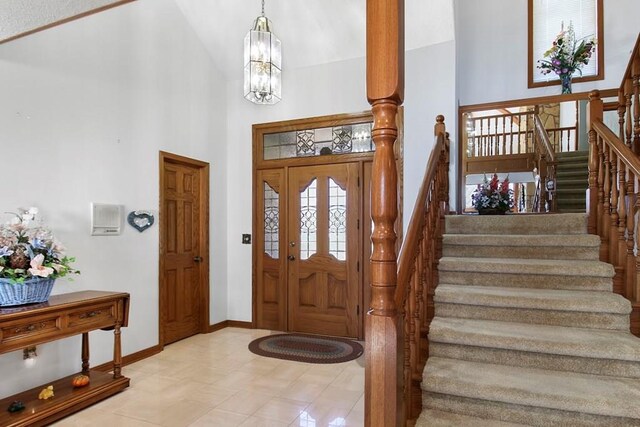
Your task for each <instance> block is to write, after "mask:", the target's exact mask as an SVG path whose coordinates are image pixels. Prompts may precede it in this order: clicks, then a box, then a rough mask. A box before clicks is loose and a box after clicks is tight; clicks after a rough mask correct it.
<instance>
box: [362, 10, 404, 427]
mask: <svg viewBox="0 0 640 427" xmlns="http://www.w3.org/2000/svg"><path fill="white" fill-rule="evenodd" d="M367 98H368V100H369V103H370V104H371V105H372V112H373V122H374V126H373V130H372V132H371V133H372V138H373V142H374V143H375V146H376V151H375V154H374V159H373V167H372V172H371V217H372V219H373V232H372V235H371V241H372V242H373V251H372V254H371V264H370V268H371V310H370V311H369V312H368V313H367V316H366V318H367V322H366V328H367V333H366V336H367V340H366V352H365V358H366V362H365V363H366V366H365V425H367V426H370V427H394V426H397V427H399V426H401V425H404V422H405V419H406V418H405V405H404V404H403V395H402V393H398V390H402V389H403V388H404V384H403V378H402V376H401V375H399V373H398V371H399V369H398V367H399V366H402V361H403V360H404V355H403V350H404V348H403V346H399V345H398V344H399V343H401V342H402V341H403V339H404V338H403V337H402V336H399V334H402V333H403V332H404V328H403V326H402V325H399V324H398V322H399V320H398V307H396V303H395V294H396V286H397V257H396V250H395V244H396V233H395V230H394V224H395V222H396V218H397V216H398V210H397V206H398V202H397V200H398V195H397V193H398V184H397V180H398V177H397V171H396V161H395V156H394V150H393V145H394V143H395V141H396V139H397V138H398V128H397V126H396V117H397V114H398V107H399V106H400V105H401V104H402V101H403V98H404V0H395V1H393V0H367Z"/></svg>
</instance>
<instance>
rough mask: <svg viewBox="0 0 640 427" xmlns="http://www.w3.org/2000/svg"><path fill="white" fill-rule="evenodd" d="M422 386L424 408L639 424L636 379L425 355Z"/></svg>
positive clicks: (519, 419) (521, 418)
mask: <svg viewBox="0 0 640 427" xmlns="http://www.w3.org/2000/svg"><path fill="white" fill-rule="evenodd" d="M422 389H423V390H424V391H425V392H426V393H425V394H424V395H423V406H424V407H425V408H428V409H436V410H441V411H450V412H456V413H460V414H462V415H473V416H478V417H481V418H489V419H492V418H493V419H499V420H501V421H507V422H515V423H523V424H529V425H539V426H544V425H567V426H580V425H602V426H605V425H606V426H640V405H639V404H638V402H640V381H637V380H636V379H630V378H616V377H608V376H598V375H588V374H579V373H573V372H562V373H559V372H557V371H547V370H543V369H534V368H522V367H514V366H499V365H494V364H488V363H477V362H468V361H463V360H454V359H444V358H438V357H431V358H429V360H428V362H427V364H426V366H425V370H424V375H423V381H422ZM457 398H460V399H457ZM461 401H462V402H464V403H465V404H464V405H460V402H461ZM474 403H475V406H474ZM598 423H599V424H598Z"/></svg>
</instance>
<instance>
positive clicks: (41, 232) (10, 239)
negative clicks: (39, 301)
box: [0, 208, 80, 283]
mask: <svg viewBox="0 0 640 427" xmlns="http://www.w3.org/2000/svg"><path fill="white" fill-rule="evenodd" d="M8 213H12V212H8ZM12 214H13V215H14V218H13V219H11V220H10V221H9V222H7V223H6V224H2V225H0V279H9V280H10V281H11V282H13V283H24V282H25V280H28V279H33V278H49V279H57V278H59V277H64V276H66V275H68V274H79V273H80V272H79V271H78V270H75V269H74V268H72V267H71V263H73V262H74V261H75V258H73V257H68V256H66V255H65V253H64V247H63V246H62V245H61V244H60V243H59V242H58V241H57V240H55V238H54V236H53V234H52V232H51V231H50V230H49V229H47V228H45V227H44V226H43V225H42V223H41V221H40V220H39V219H38V218H37V215H38V209H37V208H30V209H19V210H18V213H12Z"/></svg>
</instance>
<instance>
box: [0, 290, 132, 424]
mask: <svg viewBox="0 0 640 427" xmlns="http://www.w3.org/2000/svg"><path fill="white" fill-rule="evenodd" d="M128 317H129V294H127V293H120V292H101V291H83V292H73V293H69V294H62V295H53V296H51V297H50V298H49V301H47V302H45V303H41V304H31V305H24V306H18V307H5V308H1V307H0V354H2V353H7V352H10V351H15V350H19V349H24V348H27V347H31V346H34V345H37V344H42V343H46V342H50V341H55V340H58V339H61V338H66V337H70V336H73V335H78V334H82V351H81V360H82V370H81V373H83V374H84V375H88V376H89V377H90V378H91V382H90V384H89V385H88V386H85V387H82V388H73V386H72V385H71V380H72V378H73V377H74V376H76V375H78V373H76V374H74V375H70V376H68V377H65V378H61V379H59V380H56V381H52V382H50V383H48V384H43V385H41V386H40V387H36V388H33V389H31V390H27V391H24V392H21V393H18V394H16V395H14V396H10V397H7V398H4V399H2V400H0V425H1V426H11V427H16V426H43V425H47V424H50V423H52V422H53V421H55V420H58V419H60V418H62V417H65V416H67V415H69V414H72V413H74V412H77V411H79V410H80V409H83V408H85V407H87V406H89V405H91V404H93V403H95V402H97V401H99V400H102V399H105V398H107V397H109V396H111V395H113V394H116V393H118V392H120V391H122V390H124V389H125V388H127V387H128V386H129V378H126V377H124V376H122V374H121V365H122V355H121V344H120V328H121V327H124V326H127V324H128ZM97 329H102V330H113V335H114V343H113V367H114V369H113V375H111V374H108V373H104V372H99V371H96V370H91V369H90V367H89V332H90V331H93V330H97ZM26 374H27V372H26V371H25V375H26ZM48 385H53V388H54V393H55V396H54V397H52V398H50V399H48V400H39V399H38V394H39V393H40V390H42V389H43V388H44V387H46V386H48ZM14 400H21V401H22V402H23V403H24V404H25V409H24V410H22V411H20V412H15V413H9V412H8V411H7V408H8V407H9V405H10V404H11V402H13V401H14Z"/></svg>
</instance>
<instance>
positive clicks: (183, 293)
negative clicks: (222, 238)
mask: <svg viewBox="0 0 640 427" xmlns="http://www.w3.org/2000/svg"><path fill="white" fill-rule="evenodd" d="M206 194H208V165H207V164H206V163H202V162H199V161H195V160H191V159H185V158H181V157H179V156H173V155H168V153H161V197H160V201H161V206H160V218H161V221H160V223H161V231H160V266H161V268H160V335H161V344H162V345H165V344H169V343H172V342H174V341H178V340H181V339H183V338H186V337H190V336H192V335H195V334H197V333H200V332H203V331H206V330H207V329H208V283H206V282H208V279H207V277H208V256H207V253H208V251H207V247H208V237H207V236H208V233H207V232H206V224H207V223H208V209H207V206H208V202H205V201H206V200H207V197H206ZM203 199H204V200H203ZM205 304H206V305H205Z"/></svg>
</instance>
